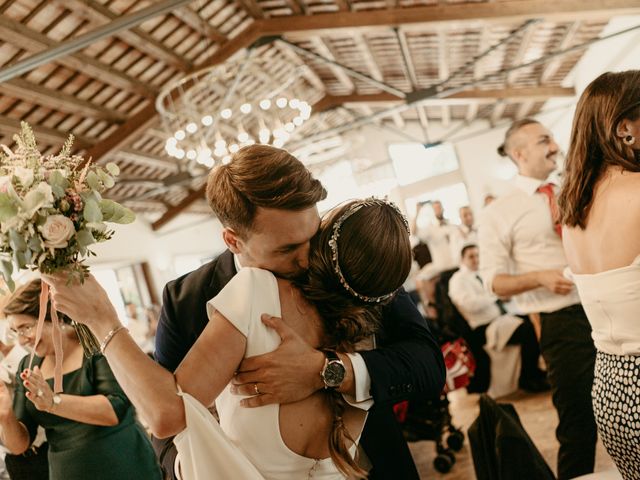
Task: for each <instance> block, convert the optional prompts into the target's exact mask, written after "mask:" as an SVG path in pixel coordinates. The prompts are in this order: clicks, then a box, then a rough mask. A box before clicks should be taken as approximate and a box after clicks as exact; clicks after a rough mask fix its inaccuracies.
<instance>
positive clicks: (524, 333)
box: [449, 245, 549, 392]
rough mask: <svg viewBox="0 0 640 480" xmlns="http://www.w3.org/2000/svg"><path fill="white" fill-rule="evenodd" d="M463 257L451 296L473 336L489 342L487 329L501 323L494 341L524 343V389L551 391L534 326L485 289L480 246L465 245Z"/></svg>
mask: <svg viewBox="0 0 640 480" xmlns="http://www.w3.org/2000/svg"><path fill="white" fill-rule="evenodd" d="M461 257H462V260H461V264H460V269H459V270H458V271H457V272H456V273H454V274H453V276H452V277H451V280H450V281H449V297H450V298H451V301H452V302H453V304H454V305H455V306H456V308H457V309H458V311H459V312H460V314H462V316H463V317H464V318H465V320H467V322H468V323H469V326H470V327H471V329H472V335H473V336H474V337H475V338H476V340H477V341H478V342H479V343H480V345H485V344H486V343H487V334H486V332H487V328H488V327H489V325H490V324H491V323H493V322H500V324H498V325H496V329H495V332H496V338H492V339H491V342H490V344H491V345H492V346H504V345H505V344H506V345H520V347H521V356H522V369H521V371H520V380H519V385H520V388H522V389H523V390H527V391H531V392H539V391H544V390H548V389H549V385H548V383H547V382H546V379H545V374H544V372H542V371H541V370H540V369H539V368H538V359H539V356H540V348H539V346H538V340H537V338H536V334H535V331H534V329H533V325H532V324H531V323H530V322H529V321H528V320H521V319H517V320H520V321H517V320H516V317H512V316H510V315H506V313H507V312H506V310H505V309H504V306H503V305H502V302H501V300H499V299H497V298H496V297H495V296H493V295H492V294H490V293H489V292H487V291H486V290H485V288H484V286H483V285H482V280H481V279H480V276H479V275H478V267H479V265H480V254H479V251H478V247H477V246H476V245H466V246H464V247H463V248H462V252H461ZM505 340H506V341H505Z"/></svg>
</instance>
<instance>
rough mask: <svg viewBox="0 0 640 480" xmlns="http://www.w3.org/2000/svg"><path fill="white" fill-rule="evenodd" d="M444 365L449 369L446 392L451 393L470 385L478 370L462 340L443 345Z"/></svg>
mask: <svg viewBox="0 0 640 480" xmlns="http://www.w3.org/2000/svg"><path fill="white" fill-rule="evenodd" d="M442 355H443V356H444V365H445V367H446V369H447V381H446V383H445V387H444V391H445V393H446V392H451V391H452V390H457V389H458V388H464V387H466V386H467V385H469V382H470V381H471V377H473V373H474V372H475V370H476V361H475V359H474V358H473V355H472V354H471V351H470V350H469V347H467V344H466V343H465V341H464V340H462V339H461V338H459V339H457V340H454V341H453V342H447V343H445V344H444V345H442Z"/></svg>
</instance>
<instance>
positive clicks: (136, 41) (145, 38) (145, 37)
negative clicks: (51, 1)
mask: <svg viewBox="0 0 640 480" xmlns="http://www.w3.org/2000/svg"><path fill="white" fill-rule="evenodd" d="M55 2H56V3H58V4H59V5H60V6H61V7H63V8H66V9H68V10H71V11H73V12H78V13H79V14H80V15H81V16H83V17H84V18H86V19H87V20H89V21H90V22H93V23H96V24H98V25H104V24H105V23H109V22H110V21H112V20H115V19H117V18H118V17H119V16H120V15H118V14H117V13H115V12H113V11H112V10H110V9H109V8H108V7H106V6H104V5H102V4H101V3H98V2H97V1H95V0H55ZM116 36H117V37H118V38H120V39H122V40H124V41H125V42H127V43H128V44H129V45H131V46H132V47H133V48H136V49H138V50H140V51H141V52H143V53H145V54H147V55H149V56H150V57H152V58H155V59H157V60H160V61H162V62H164V63H166V64H167V65H171V66H173V67H175V68H177V69H178V70H181V71H183V72H186V71H188V70H190V69H191V68H192V65H191V63H190V62H189V61H187V60H185V59H184V57H182V56H181V55H178V54H176V53H175V52H173V51H172V50H171V49H169V48H168V47H166V46H165V45H163V44H162V42H160V41H159V40H156V39H155V38H153V37H152V36H151V34H149V33H148V32H145V31H144V30H142V29H141V28H140V27H133V28H131V29H130V30H121V31H119V32H118V33H116Z"/></svg>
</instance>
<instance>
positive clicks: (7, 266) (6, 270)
mask: <svg viewBox="0 0 640 480" xmlns="http://www.w3.org/2000/svg"><path fill="white" fill-rule="evenodd" d="M0 272H1V273H2V276H3V277H4V281H5V283H6V284H7V287H9V290H11V291H12V292H13V291H14V290H15V288H16V285H15V283H14V282H13V279H12V278H11V274H12V273H13V264H12V263H11V262H10V261H8V260H2V261H0Z"/></svg>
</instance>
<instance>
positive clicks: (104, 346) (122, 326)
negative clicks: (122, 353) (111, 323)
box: [100, 325, 129, 355]
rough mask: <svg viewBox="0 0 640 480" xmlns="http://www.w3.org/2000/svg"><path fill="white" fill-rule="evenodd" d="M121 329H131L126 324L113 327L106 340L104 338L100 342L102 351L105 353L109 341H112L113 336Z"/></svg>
mask: <svg viewBox="0 0 640 480" xmlns="http://www.w3.org/2000/svg"><path fill="white" fill-rule="evenodd" d="M121 330H126V331H127V332H128V331H129V330H128V329H127V328H126V327H125V326H124V325H118V326H117V327H115V328H113V329H111V331H110V332H109V333H107V335H106V336H105V337H104V340H102V342H101V343H100V353H102V354H103V355H104V351H105V349H106V348H107V345H109V342H111V340H113V337H115V336H116V334H117V333H118V332H120V331H121Z"/></svg>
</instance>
